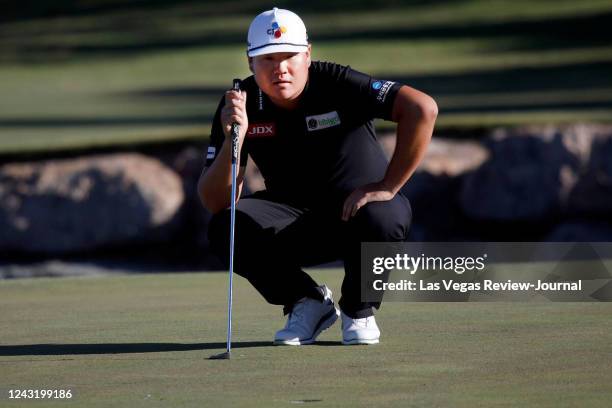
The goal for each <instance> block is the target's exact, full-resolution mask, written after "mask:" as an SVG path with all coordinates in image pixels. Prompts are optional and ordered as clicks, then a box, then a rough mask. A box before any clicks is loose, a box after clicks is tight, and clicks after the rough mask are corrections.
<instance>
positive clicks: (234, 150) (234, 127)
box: [232, 78, 240, 163]
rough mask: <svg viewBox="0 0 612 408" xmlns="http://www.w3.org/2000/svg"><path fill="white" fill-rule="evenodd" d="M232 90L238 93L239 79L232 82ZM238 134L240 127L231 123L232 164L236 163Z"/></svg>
mask: <svg viewBox="0 0 612 408" xmlns="http://www.w3.org/2000/svg"><path fill="white" fill-rule="evenodd" d="M232 90H234V91H240V79H238V78H236V79H234V81H233V85H232ZM239 134H240V125H239V124H238V123H232V163H236V162H237V161H238V135H239Z"/></svg>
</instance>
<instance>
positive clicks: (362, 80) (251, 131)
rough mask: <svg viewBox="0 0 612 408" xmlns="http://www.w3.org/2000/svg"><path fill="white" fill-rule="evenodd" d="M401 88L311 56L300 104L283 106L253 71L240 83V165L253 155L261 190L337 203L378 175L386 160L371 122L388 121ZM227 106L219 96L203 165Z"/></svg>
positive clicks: (305, 201)
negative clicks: (243, 96) (243, 120)
mask: <svg viewBox="0 0 612 408" xmlns="http://www.w3.org/2000/svg"><path fill="white" fill-rule="evenodd" d="M400 87H401V84H399V83H396V82H392V81H386V80H381V79H374V78H372V77H370V76H369V75H366V74H363V73H361V72H358V71H355V70H353V69H351V68H350V67H348V66H342V65H338V64H334V63H330V62H319V61H313V62H312V64H311V66H310V69H309V77H308V82H307V84H306V87H305V89H304V92H303V94H302V96H301V98H300V104H299V107H298V108H297V109H294V110H291V111H288V110H284V109H281V108H279V107H277V106H276V105H274V104H273V103H272V102H271V101H270V99H269V98H268V97H267V95H266V94H264V93H263V92H262V91H261V90H260V89H259V87H258V86H257V84H256V82H255V78H254V76H250V77H248V78H246V79H245V80H244V81H243V82H242V89H243V90H246V92H247V115H248V118H249V128H248V130H247V134H246V136H245V140H244V143H243V146H242V150H241V156H240V163H241V165H242V166H244V165H246V162H247V155H249V156H251V158H252V160H253V161H254V162H255V164H256V165H257V167H258V168H259V170H260V171H261V174H262V176H263V178H264V180H265V183H266V190H268V191H269V192H270V193H273V194H274V195H275V196H277V197H280V198H284V199H286V200H287V201H290V202H292V203H297V204H302V205H304V206H310V205H314V204H315V203H319V202H321V201H323V200H328V199H334V200H335V201H338V202H341V201H343V198H344V197H345V196H346V195H347V194H350V192H351V191H352V190H354V189H355V188H357V187H360V186H362V185H364V184H367V183H372V182H376V181H380V180H382V178H383V176H384V174H385V171H386V169H387V165H388V161H387V159H386V157H385V155H384V153H383V151H382V149H381V147H380V145H379V144H378V142H377V140H376V133H375V130H374V125H373V123H372V120H373V119H374V118H382V119H386V120H391V115H392V110H393V101H394V100H395V96H396V94H397V92H398V91H399V88H400ZM224 104H225V98H222V99H221V103H220V104H219V107H218V108H217V111H216V113H215V117H214V119H213V124H212V132H211V137H210V145H209V148H208V154H207V160H206V165H207V166H210V165H211V164H212V162H213V161H214V160H215V158H216V155H217V153H218V152H219V150H220V149H221V145H222V144H223V140H224V139H225V136H224V134H223V130H222V127H221V122H220V114H221V109H222V108H223V105H224Z"/></svg>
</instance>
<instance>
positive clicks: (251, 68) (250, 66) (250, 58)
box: [247, 57, 255, 74]
mask: <svg viewBox="0 0 612 408" xmlns="http://www.w3.org/2000/svg"><path fill="white" fill-rule="evenodd" d="M247 58H248V59H249V71H251V72H252V73H253V74H254V73H255V71H253V57H247Z"/></svg>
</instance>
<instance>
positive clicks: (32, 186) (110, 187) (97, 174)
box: [0, 153, 185, 253]
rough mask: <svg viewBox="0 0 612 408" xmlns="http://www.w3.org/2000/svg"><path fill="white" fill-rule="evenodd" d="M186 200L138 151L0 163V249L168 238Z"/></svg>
mask: <svg viewBox="0 0 612 408" xmlns="http://www.w3.org/2000/svg"><path fill="white" fill-rule="evenodd" d="M184 200H185V197H184V192H183V186H182V183H181V179H180V177H179V176H178V175H177V174H176V173H174V172H173V171H172V170H171V169H170V168H168V167H167V166H165V165H163V164H162V163H161V162H160V161H158V160H156V159H153V158H149V157H146V156H143V155H140V154H129V153H126V154H112V155H98V156H89V157H82V158H78V159H64V160H52V161H46V162H37V163H19V164H15V163H14V164H10V163H9V164H5V165H3V166H1V167H0V249H1V250H3V251H10V250H13V251H20V252H40V253H67V252H75V251H82V250H90V249H95V248H98V247H102V246H111V245H118V244H122V243H125V242H136V241H139V242H152V241H156V240H157V241H159V240H164V239H168V234H169V232H170V231H172V230H174V229H176V228H178V227H179V224H180V220H179V219H178V218H180V217H179V215H180V214H179V210H180V208H181V206H182V205H183V202H184Z"/></svg>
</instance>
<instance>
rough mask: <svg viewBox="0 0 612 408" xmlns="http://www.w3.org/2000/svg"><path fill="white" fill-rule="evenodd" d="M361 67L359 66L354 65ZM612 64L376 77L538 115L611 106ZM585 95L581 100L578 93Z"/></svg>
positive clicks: (192, 118)
mask: <svg viewBox="0 0 612 408" xmlns="http://www.w3.org/2000/svg"><path fill="white" fill-rule="evenodd" d="M355 68H356V69H359V67H355ZM610 72H612V62H590V63H583V64H565V65H556V66H544V67H520V68H502V69H490V70H481V71H477V72H466V73H453V74H426V75H409V76H398V75H397V74H386V73H384V72H382V73H374V74H375V76H376V77H377V78H381V79H390V80H394V81H398V82H400V83H403V84H406V85H410V86H412V87H414V88H417V89H419V90H421V91H424V92H426V93H428V94H430V95H432V96H433V97H434V98H439V97H445V96H458V97H459V98H460V97H461V96H463V95H474V94H497V95H503V94H504V93H509V94H511V95H512V96H513V97H518V99H517V100H512V98H510V99H506V100H505V101H503V102H499V101H498V102H494V103H491V102H490V101H487V100H486V99H483V100H482V101H478V100H472V101H471V102H470V103H469V104H465V105H462V104H461V100H460V99H459V101H458V103H456V104H455V105H454V106H452V107H451V106H449V107H446V106H444V104H443V103H441V104H440V109H441V111H443V112H446V113H451V112H452V113H478V112H502V113H503V112H537V111H540V110H541V111H547V110H551V109H554V110H564V109H565V110H573V111H577V110H582V111H584V110H589V109H596V108H599V109H608V108H612V94H610V95H609V96H606V95H603V96H602V95H601V92H600V91H601V90H603V89H609V88H612V76H611V75H609V73H610ZM224 91H225V89H224V88H222V87H218V86H212V87H199V86H193V87H189V86H183V87H168V88H152V89H139V90H133V91H128V92H119V93H111V94H110V95H108V97H109V98H114V99H123V100H128V101H134V103H138V104H139V105H140V104H142V103H148V102H150V103H156V104H159V103H160V101H162V102H163V103H167V104H169V105H174V104H180V103H190V104H193V103H196V104H197V103H202V104H203V105H204V104H211V105H214V106H216V105H217V103H218V101H219V100H220V98H221V97H222V96H223V93H224ZM578 91H582V93H581V98H580V99H575V94H576V92H578ZM593 91H598V93H599V94H598V95H594V96H593V97H590V96H589V92H593ZM539 92H541V93H546V92H550V93H551V95H552V97H548V98H547V99H546V98H545V99H543V100H540V101H530V103H528V104H527V103H524V101H525V97H521V93H539ZM213 115H214V109H211V110H210V111H208V112H204V111H203V112H202V114H201V115H180V114H177V115H172V116H170V115H166V116H161V115H154V116H132V117H129V116H128V117H112V116H110V117H109V116H99V117H85V118H83V117H70V116H66V117H57V118H48V117H36V116H31V117H19V118H10V117H5V118H1V119H0V129H3V128H6V129H19V128H32V129H44V128H83V129H87V128H95V127H117V126H119V127H120V126H150V125H160V126H161V125H205V124H207V123H210V121H211V120H212V118H213Z"/></svg>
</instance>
